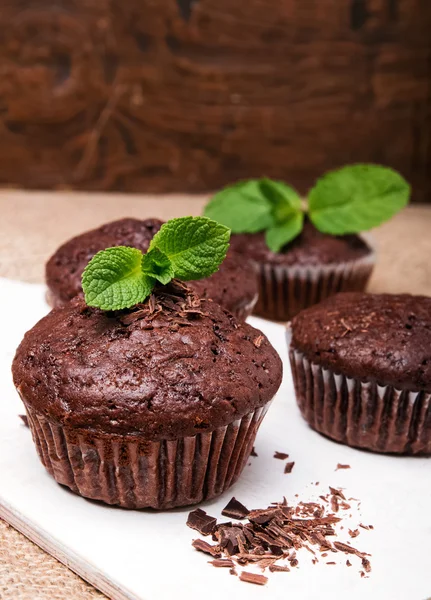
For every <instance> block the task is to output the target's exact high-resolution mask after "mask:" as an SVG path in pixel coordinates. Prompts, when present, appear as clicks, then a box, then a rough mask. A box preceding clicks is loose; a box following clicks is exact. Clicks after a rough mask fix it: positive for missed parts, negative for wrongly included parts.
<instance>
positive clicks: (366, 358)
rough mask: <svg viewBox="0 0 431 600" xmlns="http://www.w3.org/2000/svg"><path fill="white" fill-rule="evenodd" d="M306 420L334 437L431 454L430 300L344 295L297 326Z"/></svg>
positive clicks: (301, 317)
mask: <svg viewBox="0 0 431 600" xmlns="http://www.w3.org/2000/svg"><path fill="white" fill-rule="evenodd" d="M291 328H292V341H291V346H290V362H291V366H292V373H293V380H294V384H295V391H296V397H297V400H298V404H299V407H300V409H301V412H302V415H303V416H304V418H305V419H306V421H307V422H308V423H309V424H310V425H311V426H312V427H313V428H314V429H316V430H317V431H319V432H320V433H323V434H325V435H327V436H328V437H330V438H333V439H334V440H337V441H339V442H342V443H344V444H348V445H349V446H357V447H359V448H367V449H368V450H373V451H375V452H391V453H397V454H431V401H430V398H431V298H425V297H422V296H409V295H390V294H383V295H375V294H363V293H346V294H338V295H336V296H333V297H332V298H329V299H327V300H326V301H324V302H322V303H321V304H318V305H316V306H313V307H311V308H308V309H307V310H304V311H302V312H300V313H299V314H298V315H297V316H296V317H295V318H294V319H293V320H292V324H291Z"/></svg>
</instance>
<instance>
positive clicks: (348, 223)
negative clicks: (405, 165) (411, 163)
mask: <svg viewBox="0 0 431 600" xmlns="http://www.w3.org/2000/svg"><path fill="white" fill-rule="evenodd" d="M409 197H410V186H409V184H408V183H407V181H406V180H405V179H404V178H403V177H402V176H401V175H400V174H399V173H397V172H396V171H393V170H392V169H389V168H387V167H381V166H378V165H367V164H359V165H352V166H348V167H344V168H342V169H339V170H338V171H332V172H330V173H327V174H326V175H324V176H323V177H322V178H321V179H319V181H318V182H317V184H316V185H315V186H314V188H313V189H312V190H311V191H310V194H309V197H308V202H309V212H310V219H311V221H312V222H313V224H314V225H315V227H317V229H319V230H320V231H322V232H324V233H329V234H332V235H343V234H347V233H359V232H360V231H366V230H367V229H371V228H372V227H377V226H378V225H380V224H381V223H383V222H384V221H386V220H387V219H390V218H391V217H392V216H393V215H394V214H396V213H397V212H398V211H399V210H401V209H402V208H404V206H406V205H407V203H408V201H409Z"/></svg>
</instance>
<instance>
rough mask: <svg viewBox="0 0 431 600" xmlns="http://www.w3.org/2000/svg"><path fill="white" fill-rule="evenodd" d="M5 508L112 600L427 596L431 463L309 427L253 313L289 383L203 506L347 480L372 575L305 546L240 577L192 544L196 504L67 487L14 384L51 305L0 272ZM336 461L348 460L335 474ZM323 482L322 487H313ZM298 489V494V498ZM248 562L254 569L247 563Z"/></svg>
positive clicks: (277, 336)
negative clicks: (259, 581)
mask: <svg viewBox="0 0 431 600" xmlns="http://www.w3.org/2000/svg"><path fill="white" fill-rule="evenodd" d="M0 297H1V308H2V317H3V319H2V320H3V322H2V335H1V336H0V382H1V389H2V397H1V403H0V516H2V517H3V518H4V519H5V520H7V521H9V522H10V523H11V524H12V525H14V526H15V527H16V528H17V529H19V530H21V531H22V532H23V533H24V534H25V535H26V536H28V537H29V538H30V539H32V540H33V541H35V542H36V543H37V544H39V545H40V546H42V547H43V548H45V549H46V550H47V551H48V552H50V553H51V554H53V555H54V556H56V557H57V558H58V559H59V560H61V561H62V562H64V563H65V564H66V565H68V566H70V567H71V568H72V569H73V570H75V571H76V572H77V573H78V574H80V575H81V576H82V577H84V578H85V579H87V580H88V581H90V582H91V583H93V584H94V585H95V586H96V587H98V588H100V589H101V590H102V591H104V592H105V593H106V594H107V595H108V596H110V597H112V598H114V599H115V600H123V599H125V598H127V599H139V600H162V599H167V598H173V597H176V598H183V597H184V598H187V600H198V599H199V600H201V599H202V597H203V598H205V599H206V600H210V599H212V598H214V599H215V598H220V597H221V598H227V597H230V596H231V595H235V597H236V598H238V600H243V599H244V600H245V599H247V600H254V599H264V598H271V599H274V600H278V599H280V600H286V599H287V598H292V599H294V600H315V599H316V598H319V600H345V599H347V598H348V599H349V600H363V599H364V598H367V600H426V599H427V598H429V597H430V596H431V552H430V546H431V462H430V461H429V460H428V459H426V458H398V457H391V456H381V455H376V454H371V453H367V452H361V451H358V450H353V449H351V448H348V447H345V446H342V445H339V444H335V443H333V442H331V441H329V440H327V439H325V438H323V437H321V436H320V435H318V434H317V433H315V432H314V431H312V430H311V429H309V428H308V426H307V425H306V424H305V423H304V421H303V420H302V418H301V416H300V414H299V411H298V409H297V406H296V403H295V399H294V395H293V388H292V381H291V377H290V369H289V365H288V362H287V352H286V345H285V340H284V329H283V327H282V326H280V325H276V324H273V323H269V322H265V321H262V320H259V319H252V320H251V322H252V323H253V324H254V325H256V326H257V327H260V328H261V329H262V330H263V331H264V332H265V333H266V334H267V335H268V337H269V338H270V340H271V341H272V343H273V344H274V346H275V347H276V348H277V350H278V351H279V352H280V354H281V356H282V358H283V360H284V365H285V374H284V382H283V385H282V387H281V389H280V391H279V393H278V395H277V397H276V398H275V400H274V402H273V404H272V406H271V408H270V411H269V413H268V415H267V417H266V418H265V420H264V423H263V426H262V428H261V430H260V432H259V434H258V438H257V441H256V451H257V453H258V457H257V458H250V461H249V462H250V465H249V466H247V467H246V468H245V471H244V473H243V475H242V477H241V478H240V481H239V482H238V483H237V484H236V485H235V486H233V488H231V489H230V490H228V491H227V492H226V493H225V494H224V495H223V496H222V497H220V498H218V499H216V500H213V501H211V502H207V503H204V505H203V508H205V509H206V510H207V511H208V512H209V513H210V514H211V515H214V516H217V517H218V518H219V517H220V511H221V509H222V508H223V507H224V506H225V505H226V503H227V502H228V500H229V499H230V498H231V496H232V495H235V496H236V497H237V498H238V499H240V500H241V501H242V502H243V503H244V504H246V506H247V507H248V508H263V507H265V506H267V505H268V504H270V503H271V502H273V501H276V500H281V499H282V496H284V495H285V496H286V497H287V499H288V500H289V502H292V503H294V502H296V501H298V500H303V501H305V502H306V501H310V500H313V499H315V498H316V497H317V496H318V495H319V494H322V493H326V492H327V491H328V485H331V486H335V487H342V488H345V490H346V491H345V493H346V496H353V497H355V498H358V499H360V500H361V506H360V508H359V509H357V508H355V506H356V505H355V504H353V506H352V511H351V514H352V519H351V520H350V521H349V522H347V523H344V529H343V531H342V532H341V535H340V536H339V537H338V540H339V541H346V540H349V537H348V535H347V527H348V526H350V527H351V526H353V527H356V526H357V525H358V524H359V523H360V522H362V523H365V524H373V525H374V530H373V531H365V530H361V534H360V535H359V537H357V538H355V539H354V540H353V544H354V545H355V547H357V548H359V549H360V550H363V551H366V552H369V553H371V554H372V557H371V563H372V572H371V574H370V577H369V578H367V579H361V578H360V576H359V571H360V568H361V566H360V560H359V559H358V558H357V557H355V556H354V557H353V558H351V562H352V563H353V566H352V567H350V568H347V567H346V566H345V561H346V556H345V555H344V554H332V555H331V556H330V558H327V559H326V560H331V561H333V560H335V561H337V563H339V564H337V565H335V566H328V565H326V564H324V562H325V561H324V560H321V562H320V563H319V564H317V565H312V563H311V558H312V555H311V554H309V553H308V552H307V551H306V550H302V551H300V553H299V555H298V558H299V561H300V565H299V568H298V569H293V570H292V571H291V572H290V573H273V574H271V573H270V574H269V582H268V584H267V585H266V586H265V587H259V586H254V585H251V584H247V583H243V582H240V581H239V580H238V578H236V577H233V576H231V575H229V572H228V570H227V569H216V568H214V567H212V566H211V565H208V564H207V560H208V557H207V556H206V555H204V554H202V553H200V552H197V551H195V550H194V549H193V548H192V547H191V541H192V540H193V539H194V538H196V537H198V534H197V532H194V531H192V530H191V529H189V528H188V527H186V525H185V522H186V517H187V514H188V512H189V509H184V510H182V509H178V510H173V511H169V512H154V511H127V510H122V509H118V508H111V507H108V506H103V505H101V504H97V503H94V502H90V501H87V500H84V499H83V498H80V497H79V496H76V495H74V494H73V493H71V492H69V491H67V490H66V489H65V488H63V487H60V486H59V485H57V484H56V483H55V481H54V480H53V479H52V478H51V477H50V476H49V475H48V474H47V473H46V472H45V470H44V468H43V467H42V465H41V464H40V462H39V459H38V458H37V456H36V452H35V449H34V446H33V443H32V440H31V435H30V432H29V430H28V429H27V428H26V427H24V425H23V424H22V423H21V421H20V419H19V418H18V414H20V413H22V412H23V408H22V406H21V403H20V400H19V398H18V396H17V394H16V392H15V390H14V387H13V385H12V380H11V375H10V363H11V361H12V358H13V355H14V351H15V348H16V346H17V345H18V343H19V342H20V340H21V337H22V335H23V333H24V332H25V331H26V330H27V329H29V328H30V327H31V326H32V325H33V324H34V323H35V322H36V321H37V320H38V319H39V318H40V317H41V316H42V315H43V314H44V313H46V312H47V310H48V309H47V306H46V304H45V302H44V289H43V286H36V285H30V284H23V283H19V282H12V281H8V280H4V279H3V280H1V279H0ZM275 450H278V451H283V452H288V453H289V454H290V459H289V460H292V461H295V467H294V469H293V472H292V473H291V474H290V475H285V474H284V473H283V467H284V462H283V461H280V460H276V459H274V458H273V453H274V451H275ZM337 463H345V464H349V465H351V469H349V470H339V471H335V468H336V465H337ZM316 481H319V482H320V484H319V485H318V486H316V485H314V483H315V482H316ZM295 494H299V498H295ZM248 570H250V569H248Z"/></svg>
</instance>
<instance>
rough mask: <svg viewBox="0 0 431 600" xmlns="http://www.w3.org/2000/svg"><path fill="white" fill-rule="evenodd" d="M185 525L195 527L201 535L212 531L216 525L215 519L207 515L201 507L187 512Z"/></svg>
mask: <svg viewBox="0 0 431 600" xmlns="http://www.w3.org/2000/svg"><path fill="white" fill-rule="evenodd" d="M187 525H188V526H189V527H190V528H191V529H196V531H199V533H201V534H202V535H209V534H210V533H213V531H214V529H215V527H216V525H217V519H216V518H215V517H210V516H209V515H207V513H206V512H205V511H204V510H202V509H201V508H196V509H195V510H192V512H191V513H189V516H188V519H187Z"/></svg>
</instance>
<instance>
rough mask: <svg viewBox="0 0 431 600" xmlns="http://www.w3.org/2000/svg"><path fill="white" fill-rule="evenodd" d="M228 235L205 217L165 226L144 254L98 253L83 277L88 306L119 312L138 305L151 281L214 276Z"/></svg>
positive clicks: (122, 249) (121, 248)
mask: <svg viewBox="0 0 431 600" xmlns="http://www.w3.org/2000/svg"><path fill="white" fill-rule="evenodd" d="M229 237H230V230H229V229H228V228H227V227H225V226H224V225H220V223H216V222H215V221H212V220H211V219H208V218H206V217H181V218H179V219H172V220H171V221H168V222H167V223H164V224H163V225H162V227H161V228H160V230H159V231H158V233H156V235H155V236H154V238H153V239H152V241H151V244H150V247H149V250H148V252H147V253H146V254H143V253H142V252H141V251H140V250H138V249H136V248H129V247H125V246H116V247H114V248H107V249H106V250H102V251H101V252H98V253H97V254H96V255H95V256H94V257H93V258H92V259H91V260H90V262H89V263H88V265H87V267H86V268H85V270H84V273H83V275H82V288H83V290H84V295H85V301H86V303H87V304H88V306H95V307H98V308H101V309H102V310H121V309H124V308H130V307H132V306H134V305H135V304H139V303H141V302H143V301H144V300H145V299H146V298H147V297H148V296H149V295H150V293H151V291H152V289H153V288H154V286H155V284H156V282H160V283H161V284H163V285H166V284H167V283H169V282H170V281H171V280H172V279H174V278H177V279H182V280H183V281H189V280H192V279H201V278H202V277H208V276H209V275H211V274H212V273H215V272H216V271H217V269H218V267H219V265H220V264H221V263H222V262H223V260H224V258H225V256H226V252H227V249H228V247H229Z"/></svg>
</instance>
